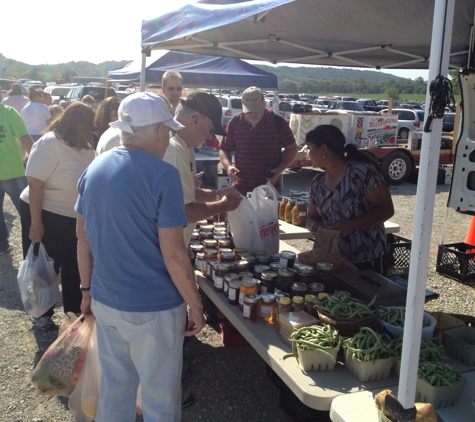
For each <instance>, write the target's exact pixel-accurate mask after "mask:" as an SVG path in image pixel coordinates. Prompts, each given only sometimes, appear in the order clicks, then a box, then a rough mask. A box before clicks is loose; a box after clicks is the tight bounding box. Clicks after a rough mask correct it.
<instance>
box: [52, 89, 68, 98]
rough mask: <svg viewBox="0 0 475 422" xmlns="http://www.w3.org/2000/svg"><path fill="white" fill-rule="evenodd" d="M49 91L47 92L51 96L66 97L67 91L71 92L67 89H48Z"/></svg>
mask: <svg viewBox="0 0 475 422" xmlns="http://www.w3.org/2000/svg"><path fill="white" fill-rule="evenodd" d="M48 88H50V90H49V91H48V92H49V93H50V94H51V95H56V96H58V97H59V96H60V95H66V94H67V93H68V92H69V91H71V88H69V87H48Z"/></svg>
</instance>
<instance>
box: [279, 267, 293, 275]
mask: <svg viewBox="0 0 475 422" xmlns="http://www.w3.org/2000/svg"><path fill="white" fill-rule="evenodd" d="M279 275H281V276H282V277H294V276H295V271H294V270H292V269H291V268H286V267H284V268H280V269H279Z"/></svg>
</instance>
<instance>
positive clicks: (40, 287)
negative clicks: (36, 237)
mask: <svg viewBox="0 0 475 422" xmlns="http://www.w3.org/2000/svg"><path fill="white" fill-rule="evenodd" d="M33 249H34V245H33V244H31V245H30V248H29V249H28V253H27V255H26V259H24V260H23V261H21V263H20V268H19V270H18V276H17V280H18V287H19V289H20V294H21V300H22V302H23V306H24V307H25V310H26V312H28V313H29V314H30V315H31V316H32V317H34V318H38V317H40V316H41V315H43V314H44V313H45V312H46V311H47V310H48V309H49V308H51V307H52V306H53V305H54V304H55V303H56V301H57V300H58V297H59V286H58V276H57V274H56V271H55V270H54V260H52V259H51V258H50V257H48V254H47V253H46V250H45V247H44V246H43V244H42V243H40V247H39V250H38V256H35V254H34V253H33Z"/></svg>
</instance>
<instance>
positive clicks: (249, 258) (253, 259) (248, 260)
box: [241, 255, 257, 264]
mask: <svg viewBox="0 0 475 422" xmlns="http://www.w3.org/2000/svg"><path fill="white" fill-rule="evenodd" d="M241 258H242V259H244V261H247V262H249V263H250V264H254V262H256V261H257V258H256V257H255V256H254V255H249V256H242V255H241Z"/></svg>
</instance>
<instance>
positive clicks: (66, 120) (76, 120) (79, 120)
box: [47, 101, 94, 149]
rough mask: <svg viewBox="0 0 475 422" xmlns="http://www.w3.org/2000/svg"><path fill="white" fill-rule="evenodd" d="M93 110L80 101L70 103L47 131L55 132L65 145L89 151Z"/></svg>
mask: <svg viewBox="0 0 475 422" xmlns="http://www.w3.org/2000/svg"><path fill="white" fill-rule="evenodd" d="M93 124H94V110H93V109H92V107H90V106H88V105H87V104H84V103H82V102H80V101H76V102H74V103H72V104H71V105H70V106H69V107H68V108H67V109H66V110H65V111H64V113H63V114H62V115H61V117H60V118H59V119H58V120H55V121H53V122H52V123H51V124H50V125H49V127H48V129H47V131H53V132H55V134H56V136H57V137H58V138H60V139H62V140H63V141H64V142H65V143H66V145H69V146H70V147H73V148H77V149H91V145H90V144H92V126H93Z"/></svg>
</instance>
